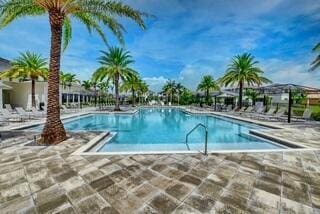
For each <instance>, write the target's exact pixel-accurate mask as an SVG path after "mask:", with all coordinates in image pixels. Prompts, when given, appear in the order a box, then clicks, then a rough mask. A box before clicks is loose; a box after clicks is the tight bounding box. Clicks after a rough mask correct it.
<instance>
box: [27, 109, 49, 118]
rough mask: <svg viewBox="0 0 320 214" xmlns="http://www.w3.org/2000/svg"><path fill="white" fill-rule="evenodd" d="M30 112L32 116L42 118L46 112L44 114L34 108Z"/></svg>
mask: <svg viewBox="0 0 320 214" xmlns="http://www.w3.org/2000/svg"><path fill="white" fill-rule="evenodd" d="M31 110H32V113H33V115H34V116H35V117H43V116H45V115H46V113H47V112H45V111H38V110H37V109H36V108H35V107H32V108H31Z"/></svg>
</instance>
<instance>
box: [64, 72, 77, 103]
mask: <svg viewBox="0 0 320 214" xmlns="http://www.w3.org/2000/svg"><path fill="white" fill-rule="evenodd" d="M60 78H61V83H62V87H63V88H64V89H65V88H66V87H68V89H69V93H70V90H71V86H72V85H73V84H75V83H80V80H78V79H77V75H76V74H72V73H64V72H60ZM67 104H69V94H68V97H67Z"/></svg>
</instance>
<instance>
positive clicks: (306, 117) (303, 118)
mask: <svg viewBox="0 0 320 214" xmlns="http://www.w3.org/2000/svg"><path fill="white" fill-rule="evenodd" d="M311 116H312V109H310V108H306V109H305V110H304V111H303V114H302V116H296V115H295V116H293V117H292V119H294V120H295V121H302V122H303V121H307V120H311Z"/></svg>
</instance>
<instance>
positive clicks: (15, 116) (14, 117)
mask: <svg viewBox="0 0 320 214" xmlns="http://www.w3.org/2000/svg"><path fill="white" fill-rule="evenodd" d="M1 113H2V118H4V119H5V120H7V121H25V120H26V119H27V118H26V117H25V116H21V115H18V114H12V113H11V112H9V111H8V109H2V112H1Z"/></svg>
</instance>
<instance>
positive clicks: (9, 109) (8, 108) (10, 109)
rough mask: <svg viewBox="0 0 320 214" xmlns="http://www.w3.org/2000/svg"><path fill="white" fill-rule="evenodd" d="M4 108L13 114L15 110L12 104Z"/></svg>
mask: <svg viewBox="0 0 320 214" xmlns="http://www.w3.org/2000/svg"><path fill="white" fill-rule="evenodd" d="M4 107H5V108H6V109H7V110H8V111H9V112H11V113H12V112H13V108H12V106H11V105H10V104H4Z"/></svg>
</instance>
